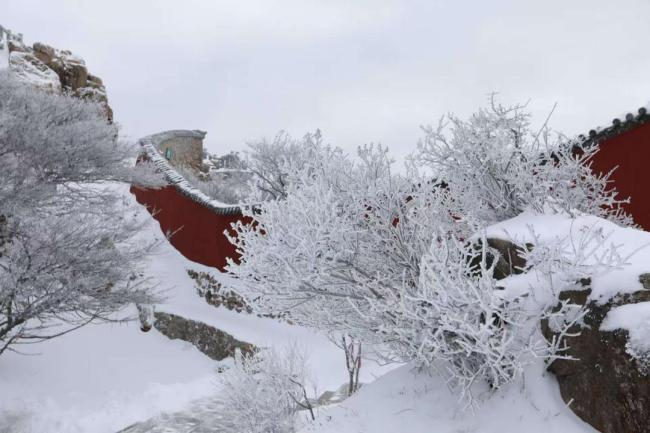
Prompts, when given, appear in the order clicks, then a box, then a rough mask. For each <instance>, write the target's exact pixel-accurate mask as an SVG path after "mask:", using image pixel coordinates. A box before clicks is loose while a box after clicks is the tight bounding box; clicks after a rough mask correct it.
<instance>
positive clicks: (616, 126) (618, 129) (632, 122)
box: [578, 107, 650, 146]
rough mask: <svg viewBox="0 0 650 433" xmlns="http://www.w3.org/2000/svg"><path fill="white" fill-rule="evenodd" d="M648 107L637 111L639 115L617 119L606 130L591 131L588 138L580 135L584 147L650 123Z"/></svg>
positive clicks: (629, 115)
mask: <svg viewBox="0 0 650 433" xmlns="http://www.w3.org/2000/svg"><path fill="white" fill-rule="evenodd" d="M648 111H649V109H648V107H641V108H639V109H638V110H637V114H636V115H635V114H632V113H627V114H626V115H625V118H624V119H619V118H616V119H614V120H612V124H611V126H608V127H605V128H597V129H592V130H591V131H589V134H588V136H585V135H579V136H578V138H579V140H580V141H581V142H582V143H583V145H587V146H590V145H592V144H598V143H600V142H601V141H603V140H607V139H608V138H612V137H615V136H617V135H619V134H622V133H623V132H626V131H630V130H632V129H634V128H636V127H638V126H640V125H643V124H644V123H649V122H650V113H648Z"/></svg>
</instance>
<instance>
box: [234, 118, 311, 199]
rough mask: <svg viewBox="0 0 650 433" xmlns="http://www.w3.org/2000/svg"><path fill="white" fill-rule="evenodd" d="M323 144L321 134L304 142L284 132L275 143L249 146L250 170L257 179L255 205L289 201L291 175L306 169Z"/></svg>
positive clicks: (261, 142)
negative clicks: (262, 202) (279, 200)
mask: <svg viewBox="0 0 650 433" xmlns="http://www.w3.org/2000/svg"><path fill="white" fill-rule="evenodd" d="M321 140H322V137H321V133H320V131H318V130H317V131H316V132H315V133H313V134H305V136H304V137H303V138H302V139H300V140H297V139H295V138H293V137H291V136H290V135H289V134H288V133H287V132H285V131H280V132H279V133H278V134H277V135H276V136H275V138H274V139H273V141H267V140H265V139H262V140H258V141H254V142H250V143H248V144H247V146H248V151H247V152H246V155H247V160H246V167H247V169H248V170H249V171H250V172H251V173H252V175H253V179H252V183H253V195H252V196H251V201H255V200H258V201H260V200H261V201H266V200H277V199H282V198H286V189H287V185H288V179H287V177H288V176H289V172H290V171H291V170H295V169H296V168H298V167H304V166H305V164H307V163H308V161H309V160H310V159H311V157H312V155H313V153H314V152H315V151H316V149H318V148H319V147H320V146H321V145H322V141H321Z"/></svg>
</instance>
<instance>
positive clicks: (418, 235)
mask: <svg viewBox="0 0 650 433" xmlns="http://www.w3.org/2000/svg"><path fill="white" fill-rule="evenodd" d="M459 122H460V121H459ZM526 127H527V117H526V116H523V117H522V115H520V114H518V111H515V112H513V111H510V110H505V109H503V110H502V109H501V108H499V107H495V108H494V113H491V114H490V113H488V112H487V111H482V112H480V113H479V114H477V115H476V116H474V117H473V118H472V120H470V121H469V122H468V123H467V124H465V123H463V122H460V123H459V125H458V127H457V128H455V129H453V141H451V140H450V141H446V142H445V146H447V147H445V146H442V145H441V144H440V142H438V143H437V144H436V143H433V142H429V143H428V144H426V145H425V146H429V150H427V148H426V147H423V148H422V149H421V150H420V152H421V154H420V158H419V161H420V162H421V163H423V162H426V161H427V160H426V156H427V155H429V156H431V155H433V156H432V158H431V159H430V160H428V161H429V163H431V168H437V169H438V171H437V172H436V175H437V177H431V176H430V174H427V175H423V174H419V173H417V172H416V171H415V170H412V171H409V172H408V174H407V176H402V175H399V174H395V173H393V172H392V170H391V165H392V161H391V160H390V158H389V156H388V153H387V151H386V149H384V148H381V147H376V146H365V147H362V148H360V149H359V154H358V158H357V159H352V158H350V157H348V156H347V155H346V154H345V153H344V152H342V151H341V150H340V149H333V148H330V147H325V146H322V145H319V144H318V143H316V145H313V146H312V147H311V150H310V155H311V157H310V159H309V160H308V161H304V162H302V161H301V164H300V165H298V166H295V167H292V166H291V165H290V164H289V165H287V166H285V168H287V170H286V172H285V175H284V178H283V179H285V182H284V184H283V185H284V191H285V193H284V198H283V199H280V200H275V201H267V202H265V203H263V205H262V206H260V208H259V209H247V210H245V213H246V214H247V215H248V216H250V217H251V218H252V219H253V220H254V223H253V224H249V225H246V224H241V223H239V224H237V225H236V227H235V229H236V232H237V235H236V236H234V237H232V238H231V241H232V242H233V243H234V244H235V245H236V246H237V249H238V251H239V252H240V253H241V260H240V262H239V263H237V264H235V263H233V262H231V263H230V264H229V271H230V272H231V273H233V274H234V276H236V277H237V278H238V280H239V282H240V283H241V285H240V288H239V290H240V291H241V293H242V294H243V295H244V296H246V297H247V298H248V299H250V300H251V305H252V306H253V308H257V309H260V310H262V311H264V312H273V311H285V312H287V314H288V315H289V316H290V317H291V319H292V320H294V321H296V322H298V323H300V324H302V325H307V326H313V327H315V328H317V329H321V330H324V331H326V332H333V333H336V332H342V333H346V334H350V335H354V336H355V338H357V339H359V341H362V342H363V344H364V347H372V346H373V345H374V347H376V348H380V351H382V353H383V354H385V355H386V357H387V358H388V359H392V360H399V361H408V362H410V361H415V363H416V364H419V365H421V366H423V367H427V368H439V367H441V366H442V368H443V369H445V370H446V371H447V372H448V373H449V375H450V376H449V378H450V381H451V382H452V383H453V384H455V385H456V387H457V389H459V390H461V392H462V393H463V394H464V395H468V391H469V389H470V387H471V384H472V383H473V382H474V381H476V380H487V381H488V382H489V383H490V384H491V385H492V386H493V387H495V388H498V387H499V386H501V385H503V384H505V383H508V382H509V381H510V380H512V379H513V378H515V377H517V375H518V374H519V373H520V372H521V371H522V369H523V366H525V365H526V364H527V363H528V362H530V361H531V360H532V359H534V358H536V357H543V358H546V359H549V360H550V359H553V358H554V357H557V356H562V353H561V348H562V341H561V340H562V339H561V338H558V339H556V340H554V341H550V342H547V341H546V340H545V339H544V337H543V336H542V334H541V332H540V321H542V320H543V319H545V320H548V321H549V323H552V324H554V326H555V328H554V329H555V330H556V331H557V332H558V333H559V335H560V337H561V336H562V335H563V332H565V331H566V330H567V329H568V326H569V325H570V324H571V323H572V322H573V321H574V320H579V318H580V315H581V314H582V311H581V309H580V307H577V306H573V305H567V304H561V305H560V308H559V309H558V308H556V306H557V305H558V303H559V301H558V299H559V293H560V292H561V291H562V290H564V289H567V288H572V287H573V286H574V285H575V284H576V282H577V281H578V280H579V279H580V278H583V277H587V276H589V275H590V272H594V271H595V270H596V268H598V267H599V266H609V264H610V261H608V260H609V259H615V257H613V256H612V257H603V258H602V260H601V259H598V260H595V261H594V258H593V257H587V256H589V254H587V252H589V251H593V250H594V249H593V247H592V246H589V247H588V248H587V247H586V246H585V248H583V249H582V250H578V251H573V252H571V251H567V250H566V245H564V244H561V245H560V244H558V245H556V244H549V243H544V242H541V241H540V242H538V243H535V242H533V244H534V247H533V249H532V250H529V249H528V247H527V246H526V245H521V246H519V247H520V250H521V251H522V254H523V255H524V258H525V259H526V260H527V263H528V264H527V265H526V268H525V269H522V270H521V271H522V272H524V273H525V276H518V278H517V279H514V280H515V281H519V282H520V283H521V282H525V283H526V284H524V285H523V286H519V287H516V288H512V287H509V286H510V285H515V286H516V284H515V283H513V282H511V281H510V280H508V281H505V280H502V281H498V280H497V279H496V278H495V276H494V267H493V266H494V262H492V261H489V260H487V259H486V257H487V256H488V255H490V256H494V255H496V254H498V253H497V252H496V251H492V250H487V246H486V242H485V240H483V242H479V243H478V245H480V246H479V247H478V250H477V243H476V242H477V238H476V237H475V234H476V233H479V234H480V233H481V232H482V230H483V229H484V228H485V226H486V225H488V224H490V223H492V222H494V221H500V220H502V219H506V218H508V217H509V216H513V215H517V214H519V213H520V212H522V211H524V210H528V211H531V212H535V211H537V212H550V213H563V214H566V215H568V216H569V217H571V216H576V215H581V214H582V212H585V211H587V212H594V213H596V214H597V215H602V213H601V205H605V204H610V205H613V206H614V205H615V203H614V202H612V201H611V200H612V197H614V192H609V191H608V190H606V186H607V181H606V178H604V177H599V176H593V175H591V174H590V172H589V169H588V167H585V166H584V164H585V163H586V162H587V161H585V160H583V159H580V157H577V158H576V157H573V156H570V155H568V154H566V155H564V154H557V153H553V152H551V150H550V149H549V150H548V152H547V153H545V154H544V153H543V151H544V149H542V148H541V147H538V148H535V146H524V143H525V142H524V139H523V138H521V137H523V136H524V135H525V134H524V133H525V131H524V130H525V128H526ZM513 130H514V131H515V132H516V133H515V132H513ZM513 134H514V135H513ZM481 137H487V139H486V140H483V139H482V138H481ZM513 137H515V138H514V139H513ZM517 137H519V138H517ZM445 140H446V139H445ZM482 140H483V141H482ZM513 140H514V141H513ZM466 141H467V142H466ZM457 143H458V146H464V147H462V152H461V151H460V150H454V149H453V147H454V146H456V144H457ZM434 144H435V145H436V146H437V145H440V146H442V147H444V149H446V151H448V152H450V153H449V155H452V157H450V159H444V161H445V162H446V163H448V164H449V165H450V167H458V177H456V178H454V177H453V176H451V174H452V173H453V170H452V169H445V168H444V167H443V166H442V165H436V164H435V163H436V162H437V161H439V160H438V159H436V157H435V155H437V154H436V153H435V152H437V151H438V150H435V151H434V150H432V149H434V147H435V146H434ZM472 146H476V147H477V152H476V153H475V154H474V153H472ZM523 149H526V150H525V151H524V150H523ZM555 150H557V149H555ZM429 151H430V152H429ZM440 151H441V152H442V150H440ZM427 152H429V153H427ZM588 152H591V151H590V150H588ZM540 153H541V154H542V156H539V154H540ZM543 155H546V156H543ZM538 156H539V158H538ZM440 160H441V161H442V159H440ZM472 164H474V165H472ZM511 168H512V169H513V170H514V172H513V173H510V172H509V171H508V170H510V169H511ZM515 174H516V175H515ZM538 175H539V176H540V178H539V179H538V178H537V177H536V176H538ZM518 176H521V179H519V178H518ZM530 190H532V192H531V191H530ZM590 199H593V200H594V203H595V205H592V204H590V202H589V200H590ZM603 212H607V211H603ZM614 218H616V217H615V216H614ZM588 238H589V237H588ZM478 239H480V236H479V238H478ZM590 239H597V236H594V237H591V238H590ZM572 245H575V243H572ZM488 253H489V254H488ZM477 254H478V256H479V257H480V260H479V264H478V265H476V263H474V265H471V263H473V260H471V259H472V258H475V257H476V256H477ZM614 261H615V260H614ZM476 266H478V267H476Z"/></svg>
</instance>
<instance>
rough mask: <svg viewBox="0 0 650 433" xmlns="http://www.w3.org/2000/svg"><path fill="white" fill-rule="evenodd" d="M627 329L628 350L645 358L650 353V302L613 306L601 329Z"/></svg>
mask: <svg viewBox="0 0 650 433" xmlns="http://www.w3.org/2000/svg"><path fill="white" fill-rule="evenodd" d="M617 329H623V330H626V331H627V332H628V333H629V340H628V345H627V347H628V352H630V354H631V355H632V356H635V357H638V358H641V359H643V358H645V357H647V356H648V354H650V302H640V303H638V304H626V305H621V306H619V307H614V308H612V309H611V310H610V311H609V312H608V313H607V316H605V320H603V323H602V324H601V325H600V330H601V331H615V330H617Z"/></svg>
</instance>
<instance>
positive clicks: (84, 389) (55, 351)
mask: <svg viewBox="0 0 650 433" xmlns="http://www.w3.org/2000/svg"><path fill="white" fill-rule="evenodd" d="M124 194H125V196H126V198H127V200H129V201H130V202H132V204H133V206H134V209H135V211H136V212H137V213H138V216H139V217H141V218H147V219H150V216H149V214H148V213H147V212H146V210H145V209H144V208H143V207H141V206H140V205H138V204H137V203H135V200H134V199H133V198H132V196H131V195H130V194H129V193H128V191H127V190H126V189H124ZM154 238H157V239H162V233H161V232H160V229H159V227H158V225H157V223H156V222H155V221H153V220H151V223H150V224H148V225H147V227H146V230H145V231H144V232H143V233H142V241H145V242H146V241H147V240H151V239H154ZM190 268H191V269H194V270H197V271H206V272H211V273H213V275H215V276H216V277H218V278H220V279H224V284H229V281H228V280H227V279H225V278H223V277H222V276H221V275H219V274H218V272H216V271H215V270H214V269H211V268H207V267H204V266H202V265H199V264H196V263H193V262H190V261H188V260H187V259H185V258H184V257H183V256H182V255H181V254H180V253H178V252H177V251H176V250H175V249H174V248H173V247H172V246H171V245H170V244H169V243H167V242H166V241H165V242H162V243H161V245H160V248H159V249H158V251H157V252H156V254H155V255H153V256H152V257H151V258H150V259H149V261H148V265H147V273H148V275H150V276H152V277H154V278H156V280H157V281H158V282H159V286H158V289H159V290H160V291H161V292H162V294H163V296H165V297H166V299H165V302H164V303H163V304H161V305H158V306H157V307H156V309H157V310H159V311H167V312H170V313H174V314H178V315H181V316H184V317H188V318H191V319H194V320H199V321H202V322H205V323H207V324H209V325H212V326H215V327H217V328H219V329H222V330H223V331H225V332H228V333H230V334H232V335H234V336H235V337H236V338H237V339H239V340H243V341H247V342H250V343H253V344H256V345H258V346H274V347H280V346H284V345H288V344H297V345H298V346H299V347H300V348H301V349H302V350H303V351H304V352H305V353H307V354H308V356H309V365H310V367H311V370H312V373H313V378H314V379H315V381H316V382H317V386H318V392H319V393H320V392H323V391H325V390H334V389H337V388H338V387H339V386H340V385H341V384H343V383H344V382H345V381H346V380H347V379H346V375H347V372H346V370H345V361H344V356H343V352H342V351H341V350H340V349H338V348H337V347H336V346H334V344H332V343H331V342H330V341H329V340H328V339H327V338H326V337H324V336H322V335H319V334H317V333H315V332H313V331H311V330H308V329H305V328H301V327H298V326H292V325H288V324H285V323H279V322H277V321H275V320H272V319H265V318H258V317H256V316H253V315H249V314H243V313H235V312H232V311H229V310H226V309H224V308H215V307H213V306H211V305H208V304H207V303H206V302H205V301H204V300H203V299H202V298H200V297H199V296H198V295H197V294H196V290H195V288H194V282H193V280H191V279H190V278H189V277H188V276H187V272H186V270H187V269H190ZM125 314H126V315H129V314H130V315H131V316H135V315H137V314H136V311H135V308H134V309H133V310H132V311H128V312H125ZM139 326H140V325H139V323H138V322H129V323H111V324H98V325H90V326H87V327H85V328H81V329H79V330H77V331H74V332H72V333H70V334H67V335H64V336H62V337H60V338H56V339H53V340H50V341H47V342H44V343H42V344H37V345H30V346H21V347H20V350H21V351H22V352H24V353H25V355H20V354H16V353H5V354H3V355H2V356H0V432H2V433H5V432H11V433H18V432H20V433H28V432H29V433H43V432H48V433H77V432H78V433H95V432H96V433H103V432H111V433H113V432H116V431H118V430H120V429H122V428H124V427H127V426H128V425H130V424H132V423H134V422H137V421H143V420H146V419H148V418H150V417H153V416H156V415H158V414H160V413H162V412H176V411H183V410H186V409H187V408H188V407H190V402H192V401H194V400H196V399H201V398H204V397H206V396H209V395H213V394H215V393H218V384H217V376H216V373H215V369H216V366H217V364H216V363H215V362H214V361H212V360H211V359H209V358H208V357H207V356H205V355H203V354H202V353H200V352H199V351H198V350H197V349H195V348H194V346H192V345H190V344H189V343H185V342H182V341H180V340H169V339H168V338H167V337H165V336H163V335H162V334H160V333H159V332H158V331H156V330H155V329H152V330H151V331H150V332H148V333H144V332H142V331H140V329H139ZM391 368H394V367H379V366H377V365H373V363H372V362H367V363H366V364H365V366H364V369H362V377H361V381H362V382H369V381H371V380H373V379H374V378H375V377H376V376H378V375H380V374H382V373H384V372H386V371H388V370H390V369H391ZM10 427H11V428H10Z"/></svg>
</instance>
